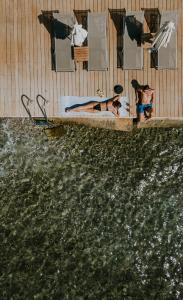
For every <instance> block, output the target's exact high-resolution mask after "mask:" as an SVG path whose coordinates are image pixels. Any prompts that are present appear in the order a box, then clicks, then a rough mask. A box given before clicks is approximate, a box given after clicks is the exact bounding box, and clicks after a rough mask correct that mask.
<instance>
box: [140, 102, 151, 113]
mask: <svg viewBox="0 0 183 300" xmlns="http://www.w3.org/2000/svg"><path fill="white" fill-rule="evenodd" d="M148 108H152V104H137V112H138V113H139V114H142V113H144V111H145V110H146V109H148Z"/></svg>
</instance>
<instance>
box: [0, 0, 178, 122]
mask: <svg viewBox="0 0 183 300" xmlns="http://www.w3.org/2000/svg"><path fill="white" fill-rule="evenodd" d="M109 8H110V9H124V8H125V9H126V10H140V9H141V8H159V10H162V9H163V10H178V11H179V12H180V17H179V25H178V69H177V70H160V71H158V70H155V69H153V68H150V56H149V54H148V52H147V49H144V68H143V70H138V71H135V70H134V71H133V70H130V71H123V70H122V69H120V68H117V53H116V43H117V32H116V28H115V26H114V23H113V20H112V19H111V16H110V13H109V10H108V9H109ZM81 9H82V10H88V9H90V10H91V11H94V12H97V11H98V12H102V11H106V12H107V14H108V46H109V70H108V71H104V72H99V71H90V72H88V71H87V70H84V69H83V66H82V63H79V64H77V71H76V72H73V73H69V72H66V73H56V72H55V71H53V70H52V66H51V51H50V48H51V41H50V35H49V33H48V31H47V29H46V28H45V27H44V25H43V24H40V22H39V19H38V16H39V15H40V14H41V10H59V11H64V12H73V10H81ZM144 26H146V24H144ZM146 27H147V26H146ZM0 28H1V30H0V40H1V47H0V117H24V116H26V112H25V111H24V108H23V107H22V104H21V101H20V98H21V95H22V94H26V95H28V96H29V97H30V98H31V99H35V98H36V95H37V94H42V95H43V96H44V97H45V98H46V99H48V100H49V102H48V104H47V113H48V115H49V116H52V117H54V116H57V115H58V101H59V97H60V96H61V95H67V96H71V95H76V96H78V95H79V96H96V91H97V89H101V90H103V91H104V95H105V96H112V95H113V87H114V85H115V84H117V83H120V84H122V85H123V87H124V93H123V94H124V95H127V96H129V98H130V102H131V104H132V105H133V107H134V108H135V94H134V90H133V88H132V86H131V81H132V80H133V79H135V80H137V81H138V82H139V83H141V84H147V83H148V84H149V85H150V86H152V87H153V88H155V90H156V103H155V113H156V117H161V118H162V117H163V118H164V117H168V118H182V117H183V44H182V40H183V1H182V0H67V1H66V0H0ZM31 112H32V114H33V115H34V116H38V115H39V110H38V107H37V105H36V101H34V102H33V103H32V104H31Z"/></svg>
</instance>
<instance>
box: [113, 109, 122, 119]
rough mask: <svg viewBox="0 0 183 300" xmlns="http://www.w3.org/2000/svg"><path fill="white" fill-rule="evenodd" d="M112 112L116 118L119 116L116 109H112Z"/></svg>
mask: <svg viewBox="0 0 183 300" xmlns="http://www.w3.org/2000/svg"><path fill="white" fill-rule="evenodd" d="M112 113H113V114H114V115H115V117H116V118H119V117H120V114H119V111H118V110H117V111H116V110H115V109H113V111H112Z"/></svg>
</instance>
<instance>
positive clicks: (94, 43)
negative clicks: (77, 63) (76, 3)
mask: <svg viewBox="0 0 183 300" xmlns="http://www.w3.org/2000/svg"><path fill="white" fill-rule="evenodd" d="M106 22H107V16H106V13H88V48H89V59H88V70H89V71H103V70H107V68H108V51H107V28H106Z"/></svg>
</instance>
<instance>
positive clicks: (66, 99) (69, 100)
mask: <svg viewBox="0 0 183 300" xmlns="http://www.w3.org/2000/svg"><path fill="white" fill-rule="evenodd" d="M107 99H110V98H100V97H77V96H61V97H60V101H59V117H63V118H71V117H79V118H81V117H82V118H83V117H85V118H116V117H115V116H114V114H113V113H111V112H108V111H102V112H96V113H88V112H73V111H70V112H65V108H66V107H70V106H72V105H75V104H83V103H87V102H90V101H99V102H103V101H105V100H107ZM120 102H121V104H122V106H121V108H120V109H119V111H120V118H129V112H128V111H127V110H126V109H128V108H129V106H128V104H129V100H128V97H121V98H120ZM126 103H127V104H126Z"/></svg>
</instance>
